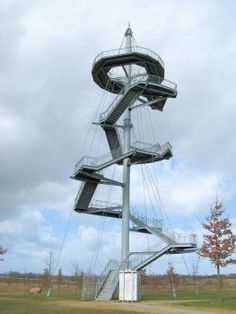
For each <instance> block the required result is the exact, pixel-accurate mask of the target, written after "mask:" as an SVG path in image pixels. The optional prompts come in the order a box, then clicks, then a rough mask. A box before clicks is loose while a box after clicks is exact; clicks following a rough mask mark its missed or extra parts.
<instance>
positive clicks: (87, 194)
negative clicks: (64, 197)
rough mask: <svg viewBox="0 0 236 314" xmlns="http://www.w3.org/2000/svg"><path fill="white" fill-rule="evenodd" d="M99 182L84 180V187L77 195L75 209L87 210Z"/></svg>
mask: <svg viewBox="0 0 236 314" xmlns="http://www.w3.org/2000/svg"><path fill="white" fill-rule="evenodd" d="M98 183H99V182H96V181H94V182H89V183H88V182H83V183H82V187H81V189H80V191H79V193H78V195H77V197H76V200H75V204H74V210H75V211H78V210H86V209H87V208H88V207H89V204H90V202H91V199H92V197H93V195H94V192H95V190H96V188H97V185H98Z"/></svg>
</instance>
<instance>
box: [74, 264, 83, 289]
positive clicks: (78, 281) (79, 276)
mask: <svg viewBox="0 0 236 314" xmlns="http://www.w3.org/2000/svg"><path fill="white" fill-rule="evenodd" d="M73 276H74V279H75V283H76V290H77V289H78V288H81V284H82V277H83V273H82V272H81V270H80V268H79V264H78V263H77V262H74V263H73Z"/></svg>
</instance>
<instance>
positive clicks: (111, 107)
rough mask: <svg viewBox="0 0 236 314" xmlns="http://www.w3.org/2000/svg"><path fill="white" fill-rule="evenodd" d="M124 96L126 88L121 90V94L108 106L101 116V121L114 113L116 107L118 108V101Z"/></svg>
mask: <svg viewBox="0 0 236 314" xmlns="http://www.w3.org/2000/svg"><path fill="white" fill-rule="evenodd" d="M122 96H124V87H123V88H122V89H121V90H120V92H119V94H118V95H117V96H116V97H115V98H114V99H113V101H112V103H111V104H110V105H109V106H108V108H107V109H106V110H105V111H104V112H102V113H101V114H100V118H99V120H100V121H102V120H104V119H105V117H106V116H107V115H108V113H110V112H111V111H112V109H113V108H114V107H116V105H117V103H118V100H119V99H120V98H121V97H122Z"/></svg>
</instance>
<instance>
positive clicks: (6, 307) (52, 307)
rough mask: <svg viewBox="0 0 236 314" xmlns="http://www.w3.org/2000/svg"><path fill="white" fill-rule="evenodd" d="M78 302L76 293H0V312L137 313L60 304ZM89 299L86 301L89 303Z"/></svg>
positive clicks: (51, 313) (15, 313)
mask: <svg viewBox="0 0 236 314" xmlns="http://www.w3.org/2000/svg"><path fill="white" fill-rule="evenodd" d="M75 300H77V301H78V302H79V301H80V299H78V295H70V296H68V295H58V294H57V295H55V296H51V297H50V298H47V297H46V296H45V295H30V294H9V295H0V313H2V314H41V313H43V314H95V313H97V314H103V313H104V314H109V313H112V314H137V312H130V311H129V312H128V311H117V310H115V311H114V310H106V309H99V308H96V309H89V308H87V307H83V306H82V307H78V308H77V307H73V306H62V305H61V304H60V303H61V301H75ZM89 302H90V301H88V303H89Z"/></svg>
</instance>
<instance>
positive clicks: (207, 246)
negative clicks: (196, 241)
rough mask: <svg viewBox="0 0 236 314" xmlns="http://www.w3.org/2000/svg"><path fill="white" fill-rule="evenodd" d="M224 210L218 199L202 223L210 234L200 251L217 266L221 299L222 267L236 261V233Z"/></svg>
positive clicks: (206, 235) (204, 239) (199, 252)
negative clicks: (234, 256)
mask: <svg viewBox="0 0 236 314" xmlns="http://www.w3.org/2000/svg"><path fill="white" fill-rule="evenodd" d="M224 212H225V209H224V206H223V203H222V202H219V201H218V200H216V201H215V203H214V206H213V207H212V208H211V209H210V215H209V216H208V217H207V218H206V223H202V226H203V228H204V229H206V230H207V231H208V234H205V235H204V236H203V243H202V246H201V247H200V249H199V251H198V254H199V255H200V256H203V257H207V258H209V259H210V262H211V263H212V264H214V265H215V266H216V269H217V279H218V280H217V282H218V291H219V295H218V296H219V299H221V297H220V290H221V277H220V267H226V266H227V265H229V264H235V263H236V259H233V258H231V256H232V255H233V253H235V249H236V235H235V234H233V232H232V230H231V226H232V223H231V222H230V220H229V219H228V218H223V214H224Z"/></svg>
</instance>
